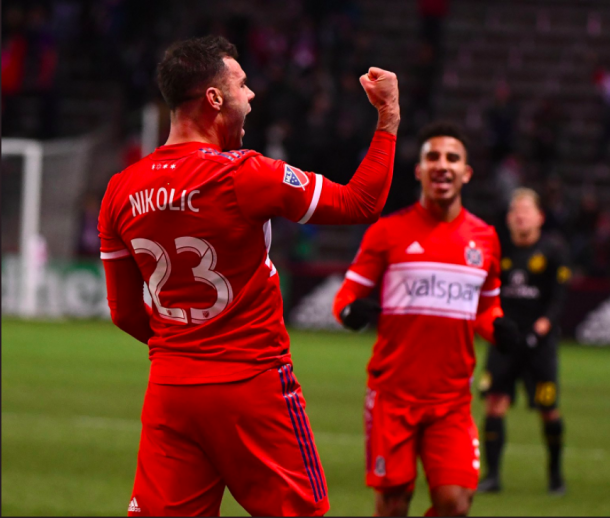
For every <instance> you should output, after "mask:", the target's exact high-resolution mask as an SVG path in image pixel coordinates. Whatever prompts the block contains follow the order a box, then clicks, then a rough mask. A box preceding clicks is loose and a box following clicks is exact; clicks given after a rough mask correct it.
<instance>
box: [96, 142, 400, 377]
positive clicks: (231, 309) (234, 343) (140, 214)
mask: <svg viewBox="0 0 610 518" xmlns="http://www.w3.org/2000/svg"><path fill="white" fill-rule="evenodd" d="M394 142H395V137H393V136H392V135H389V134H387V133H382V132H377V133H376V135H375V137H374V139H373V144H374V145H373V146H371V150H373V148H374V147H375V145H376V146H377V147H375V149H374V150H373V151H374V152H373V153H372V157H373V158H375V159H379V157H380V156H381V157H382V159H381V162H383V164H384V166H385V167H384V168H383V173H384V174H382V175H380V174H378V173H379V170H376V169H375V167H369V166H370V165H371V162H369V163H368V164H367V165H366V167H363V166H365V162H366V159H365V161H364V162H363V165H361V168H359V172H360V171H361V170H362V172H361V176H360V178H364V179H365V183H366V182H369V183H367V185H369V186H370V185H371V182H372V183H373V184H375V185H376V187H375V188H376V189H377V191H376V192H377V193H379V192H382V191H384V189H385V191H384V192H386V191H387V189H386V184H387V183H388V182H389V181H391V174H387V169H388V166H389V167H390V171H391V167H392V161H393V160H392V159H393V152H394V148H393V146H394ZM375 143H377V144H375ZM378 161H379V160H378ZM367 167H368V169H367ZM377 169H379V168H377ZM357 175H358V173H357ZM388 178H389V179H388ZM375 182H376V183H375ZM356 187H358V186H356ZM345 189H347V187H343V186H337V185H336V184H333V183H332V182H330V181H328V180H327V179H325V178H323V177H322V176H320V175H317V174H314V173H308V172H303V171H301V170H299V169H297V168H295V167H292V166H290V165H288V164H286V163H285V162H282V161H279V160H271V159H268V158H265V157H263V156H261V155H260V154H259V153H256V152H254V151H248V150H240V151H228V152H222V151H220V149H219V148H216V147H214V146H212V145H209V144H202V143H197V142H190V143H185V144H178V145H173V146H163V147H160V148H158V149H157V150H156V151H155V152H154V153H152V154H151V155H149V156H147V157H145V158H144V159H142V160H140V161H139V162H137V163H136V164H134V165H133V166H131V167H129V168H127V169H126V170H125V171H123V172H122V173H119V174H117V175H115V176H114V177H113V178H112V179H111V180H110V183H109V185H108V189H107V192H106V195H105V197H104V200H103V202H102V208H101V212H100V219H99V230H100V237H101V243H102V245H101V252H102V254H101V257H102V259H104V260H106V261H108V260H112V259H120V258H123V257H126V256H130V255H131V256H132V257H133V259H135V261H136V262H137V265H138V268H139V270H140V271H141V272H142V276H143V278H144V280H145V281H146V282H147V284H148V289H149V291H150V293H151V296H152V300H153V314H152V317H151V321H150V325H151V327H152V331H153V332H154V335H153V336H152V338H150V339H149V341H148V345H149V348H150V359H151V361H152V366H151V373H150V379H151V381H153V382H157V383H171V384H194V383H215V382H228V381H234V380H238V379H245V378H248V377H251V376H254V375H256V374H257V373H259V372H262V371H263V370H266V369H268V368H271V367H274V366H279V365H282V364H285V363H290V353H289V340H288V334H287V333H286V329H285V326H284V320H283V316H282V298H281V294H280V288H279V280H278V275H277V272H276V270H275V267H274V266H273V263H272V262H271V260H270V258H269V247H270V244H271V225H270V222H269V220H270V218H272V217H274V216H284V217H286V218H288V219H291V220H292V221H298V222H300V223H305V222H307V221H309V220H311V221H312V222H313V221H315V222H318V223H324V222H327V223H334V222H341V221H343V219H345V218H347V219H348V220H349V219H350V218H352V219H356V220H357V219H358V218H361V217H363V216H362V214H354V212H355V211H354V207H353V206H352V207H350V208H348V209H349V210H346V209H342V208H341V206H340V205H341V197H342V196H345V192H346V191H345ZM348 190H349V189H348ZM353 191H354V189H353V188H352V189H351V190H350V191H349V193H348V194H353ZM342 193H343V194H342ZM386 194H387V192H386ZM347 198H348V199H349V200H352V199H353V198H351V197H350V196H349V195H348V196H347ZM337 200H338V201H337ZM375 201H376V199H375V198H374V199H373V200H372V201H371V202H370V203H369V204H368V205H371V206H372V207H373V208H375V206H374V202H375ZM355 205H356V208H358V209H363V205H362V204H360V205H358V204H355ZM350 211H351V216H350V215H349V214H348V213H350ZM369 219H370V216H369Z"/></svg>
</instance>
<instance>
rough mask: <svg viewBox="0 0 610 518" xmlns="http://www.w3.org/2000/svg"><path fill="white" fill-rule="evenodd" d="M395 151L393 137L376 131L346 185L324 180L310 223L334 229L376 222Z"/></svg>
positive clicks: (387, 185)
mask: <svg viewBox="0 0 610 518" xmlns="http://www.w3.org/2000/svg"><path fill="white" fill-rule="evenodd" d="M395 151H396V137H395V136H394V135H391V134H390V133H388V132H385V131H377V132H376V133H375V135H374V137H373V140H372V142H371V146H370V147H369V150H368V152H367V154H366V156H365V157H364V159H363V160H362V162H361V163H360V166H359V167H358V169H357V170H356V173H355V174H354V176H353V177H352V179H351V180H350V182H349V183H348V184H347V185H339V184H336V183H334V182H331V181H330V180H328V179H325V180H324V186H323V188H322V194H321V198H320V203H319V204H318V207H317V209H316V212H315V213H314V215H313V217H312V218H311V220H310V222H311V223H318V224H334V225H337V224H354V223H373V222H375V221H377V219H379V216H380V215H381V211H382V209H383V207H384V205H385V202H386V200H387V197H388V193H389V191H390V185H391V184H392V172H393V169H394V154H395Z"/></svg>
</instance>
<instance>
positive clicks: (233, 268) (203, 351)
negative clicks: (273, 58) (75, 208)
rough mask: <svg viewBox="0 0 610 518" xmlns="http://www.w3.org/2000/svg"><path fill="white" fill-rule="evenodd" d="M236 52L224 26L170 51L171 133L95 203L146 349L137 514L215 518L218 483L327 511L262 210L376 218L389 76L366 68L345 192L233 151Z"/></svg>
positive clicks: (162, 78) (110, 268)
mask: <svg viewBox="0 0 610 518" xmlns="http://www.w3.org/2000/svg"><path fill="white" fill-rule="evenodd" d="M236 58H237V54H236V51H235V47H234V46H233V45H232V44H231V43H229V42H228V41H227V40H225V39H224V38H221V37H218V36H208V37H206V38H195V39H191V40H187V41H183V42H180V43H176V44H174V45H172V46H171V47H170V48H169V49H168V50H167V51H166V53H165V55H164V57H163V59H162V61H161V63H160V64H159V68H158V82H159V87H160V89H161V93H162V94H163V97H164V98H165V100H166V102H167V104H168V105H169V108H170V111H171V130H170V135H169V138H168V141H167V142H166V144H165V145H164V146H161V147H159V148H158V149H156V150H155V151H154V152H153V153H152V154H150V155H148V156H146V157H144V158H143V159H142V160H140V161H139V162H137V163H136V164H134V165H133V166H131V167H129V168H127V169H126V170H124V171H123V172H121V173H119V174H117V175H115V176H114V177H113V178H112V179H111V180H110V183H109V185H108V189H107V191H106V195H105V196H104V200H103V202H102V208H101V212H100V218H99V231H100V237H101V242H102V244H101V257H102V259H103V260H104V267H105V272H106V276H107V289H108V303H109V306H110V309H111V316H112V320H113V322H114V323H115V324H116V325H117V326H118V327H120V328H121V329H122V330H124V331H126V332H127V333H129V334H131V335H132V336H134V337H135V338H137V339H138V340H140V341H142V342H144V343H147V344H148V346H149V350H150V360H151V370H150V379H149V385H148V389H147V392H146V397H145V400H144V408H143V411H142V435H141V439H140V449H139V453H138V464H137V470H136V476H135V484H134V489H133V493H132V497H131V501H130V504H129V509H128V511H129V515H132V516H170V515H172V516H213V515H216V516H217V515H218V513H219V508H220V502H221V499H222V495H223V492H224V490H225V488H228V489H229V490H230V491H231V494H232V495H233V496H234V497H235V498H236V500H237V501H238V502H239V503H240V504H241V505H242V506H243V507H244V508H245V509H246V511H248V512H249V513H250V514H252V515H254V516H295V515H296V516H315V515H322V514H324V513H325V512H326V511H327V510H328V508H329V504H328V497H327V489H326V481H325V478H324V472H323V470H322V466H321V464H320V460H319V458H318V454H317V451H316V447H315V443H314V437H313V434H312V432H311V430H310V426H309V420H308V418H307V415H306V413H305V400H304V399H303V394H302V392H301V388H300V385H299V383H298V381H297V379H296V377H295V375H294V372H293V368H292V361H291V357H290V349H289V339H288V334H287V333H286V329H285V326H284V320H283V316H282V298H281V294H280V288H279V286H280V285H279V279H278V274H277V272H276V269H275V267H274V266H273V263H272V262H271V259H270V257H269V247H270V244H271V226H270V223H269V220H270V219H271V218H272V217H274V216H283V217H286V218H288V219H290V220H292V221H295V222H300V223H307V222H311V223H318V224H324V223H328V224H348V223H363V222H373V221H375V220H377V219H378V218H379V214H380V212H381V209H382V207H383V205H384V203H385V200H386V198H387V194H388V191H389V187H390V183H391V180H392V168H393V161H394V151H395V141H396V132H397V129H398V124H399V120H400V114H399V106H398V83H397V79H396V76H395V74H393V73H391V72H387V71H384V70H381V69H378V68H371V69H369V72H368V74H366V75H364V76H362V77H361V78H360V82H361V84H362V86H363V88H364V90H365V91H366V94H367V96H368V98H369V100H370V102H371V103H372V104H373V105H374V106H375V108H377V110H378V114H379V119H378V125H377V131H376V132H375V135H374V137H373V139H372V142H371V146H370V148H369V150H368V152H367V154H366V156H365V157H364V159H363V161H362V163H361V164H360V166H359V168H358V169H357V171H356V172H355V174H354V176H353V178H352V179H351V181H350V182H349V183H348V184H347V185H345V186H344V185H338V184H335V183H333V182H331V181H329V180H327V179H326V178H323V177H322V176H320V175H317V174H314V173H309V172H303V171H301V170H300V169H298V168H296V167H293V166H291V165H288V164H286V163H285V162H282V161H280V160H271V159H269V158H266V157H264V156H262V155H260V154H259V153H256V152H255V151H249V150H245V149H240V148H241V145H242V137H243V135H244V129H243V128H244V120H245V118H246V115H247V114H248V113H249V112H250V109H251V108H250V101H252V99H253V98H254V93H253V92H252V91H251V90H250V89H249V88H248V86H247V85H246V75H245V74H244V72H243V70H242V69H241V67H240V65H239V64H238V62H237V61H236ZM144 282H146V283H147V285H148V289H149V291H150V294H151V296H152V301H153V304H152V308H150V307H147V305H146V304H145V303H144V300H143V283H144Z"/></svg>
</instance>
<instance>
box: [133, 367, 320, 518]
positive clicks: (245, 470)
mask: <svg viewBox="0 0 610 518" xmlns="http://www.w3.org/2000/svg"><path fill="white" fill-rule="evenodd" d="M225 486H226V487H228V489H229V490H230V491H231V494H232V495H233V496H234V497H235V499H236V500H237V501H238V502H239V503H240V504H241V505H242V506H243V508H244V509H245V510H246V511H247V512H248V513H250V514H251V515H253V516H319V515H323V514H324V513H326V511H328V508H329V505H328V497H327V489H326V479H325V477H324V472H323V470H322V465H321V463H320V459H319V458H318V453H317V450H316V446H315V444H314V439H313V433H312V432H311V429H310V426H309V419H308V418H307V415H306V414H305V400H304V399H303V394H302V392H301V387H300V385H299V383H298V381H297V380H296V378H295V377H294V374H293V373H292V366H291V365H284V366H282V367H280V368H279V369H278V368H274V369H269V370H267V371H265V372H263V373H261V374H259V375H258V376H255V377H254V378H250V379H248V380H244V381H239V382H233V383H222V384H221V383H218V384H209V385H159V384H155V383H149V385H148V389H147V391H146V397H145V400H144V409H143V411H142V435H141V439H140V451H139V453H138V467H137V471H136V478H135V484H134V490H133V493H132V497H131V500H130V504H129V516H218V515H219V511H220V502H221V499H222V495H223V492H224V490H225Z"/></svg>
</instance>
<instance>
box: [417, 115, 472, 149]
mask: <svg viewBox="0 0 610 518" xmlns="http://www.w3.org/2000/svg"><path fill="white" fill-rule="evenodd" d="M434 137H452V138H454V139H456V140H459V141H460V142H461V143H462V145H463V146H464V149H465V150H466V154H468V146H469V142H468V137H467V136H466V134H465V133H464V130H463V129H462V127H461V126H460V125H459V124H457V123H455V122H452V121H443V120H441V121H434V122H431V123H429V124H426V125H425V126H424V127H423V128H422V129H421V130H420V132H419V133H418V135H417V149H419V150H420V151H421V148H422V146H423V145H424V144H425V143H426V142H427V141H428V140H430V139H431V138H434Z"/></svg>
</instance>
